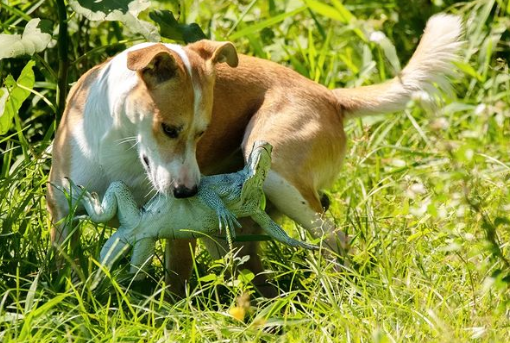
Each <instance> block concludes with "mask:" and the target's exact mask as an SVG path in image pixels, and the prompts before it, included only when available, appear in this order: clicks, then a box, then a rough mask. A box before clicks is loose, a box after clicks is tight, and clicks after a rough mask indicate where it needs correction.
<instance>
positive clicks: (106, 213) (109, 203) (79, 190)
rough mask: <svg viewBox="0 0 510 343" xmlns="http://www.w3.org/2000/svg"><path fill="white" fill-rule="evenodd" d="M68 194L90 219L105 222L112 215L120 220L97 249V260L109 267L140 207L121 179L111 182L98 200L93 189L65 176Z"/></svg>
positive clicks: (123, 247)
mask: <svg viewBox="0 0 510 343" xmlns="http://www.w3.org/2000/svg"><path fill="white" fill-rule="evenodd" d="M69 185H70V188H71V192H72V194H76V196H75V197H76V199H77V200H79V201H81V203H82V205H83V206H84V207H85V210H86V211H87V214H88V215H89V217H90V219H91V220H92V221H94V222H97V223H104V222H108V221H109V220H111V219H113V217H115V215H117V218H118V220H119V222H120V225H121V226H120V227H119V229H118V230H117V231H116V232H115V233H114V234H113V235H112V236H111V237H110V239H108V241H107V242H106V243H105V245H104V246H103V248H102V249H101V253H100V260H101V264H102V265H105V266H106V267H107V268H111V266H112V265H113V263H114V262H115V261H116V260H117V259H118V258H119V257H120V256H121V255H122V254H123V253H124V252H125V251H126V250H127V248H128V246H129V243H128V242H127V239H126V237H125V236H126V234H128V233H129V232H130V231H131V229H132V228H134V227H136V226H137V225H138V223H139V221H140V210H139V209H138V206H137V204H136V201H135V199H134V197H133V195H132V194H131V191H130V190H129V188H128V187H127V186H126V184H124V183H123V182H122V181H116V182H112V183H111V184H110V186H109V187H108V189H107V190H106V192H105V195H104V197H103V200H102V201H100V200H99V197H98V195H97V194H96V193H89V192H88V191H87V190H85V189H84V188H83V187H81V186H77V185H76V184H74V182H72V181H71V180H69Z"/></svg>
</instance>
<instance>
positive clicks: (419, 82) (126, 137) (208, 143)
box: [47, 14, 463, 291]
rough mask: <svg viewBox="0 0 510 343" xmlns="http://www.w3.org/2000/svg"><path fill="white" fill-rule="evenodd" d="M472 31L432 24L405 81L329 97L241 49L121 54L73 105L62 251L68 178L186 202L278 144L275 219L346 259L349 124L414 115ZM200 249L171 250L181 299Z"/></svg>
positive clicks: (59, 156)
mask: <svg viewBox="0 0 510 343" xmlns="http://www.w3.org/2000/svg"><path fill="white" fill-rule="evenodd" d="M462 31H463V28H462V23H461V20H460V19H459V18H458V17H456V16H452V15H444V14H439V15H436V16H434V17H432V18H431V19H430V20H429V21H428V23H427V26H426V28H425V31H424V34H423V37H422V39H421V41H420V43H419V45H418V47H417V49H416V51H415V53H414V55H413V56H412V58H411V60H410V61H409V63H408V64H407V66H406V67H405V68H404V69H403V70H402V71H401V73H400V74H399V75H398V76H397V77H395V78H394V79H392V80H390V81H387V82H384V83H381V84H377V85H372V86H362V87H357V88H352V89H340V88H338V89H333V90H331V89H327V88H326V87H324V86H322V85H319V84H317V83H315V82H313V81H311V80H309V79H307V78H305V77H303V76H301V75H300V74H298V73H297V72H295V71H293V70H291V69H289V68H286V67H284V66H281V65H278V64H276V63H274V62H271V61H267V60H263V59H259V58H255V57H250V56H246V55H242V54H238V53H237V52H236V50H235V48H234V46H233V45H232V43H229V42H223V43H221V42H213V41H208V40H202V41H198V42H196V43H192V44H189V45H187V46H178V45H170V44H150V43H143V44H140V45H136V46H134V47H132V48H130V49H128V50H126V51H124V52H122V53H120V54H119V55H117V56H115V57H114V58H112V59H111V60H109V61H107V62H105V63H103V64H101V65H99V66H96V67H94V68H93V69H91V70H90V71H88V72H87V73H85V74H84V75H83V76H82V77H81V78H80V79H79V80H78V82H77V83H76V84H75V85H74V87H73V88H72V89H71V91H70V94H69V96H68V100H67V108H66V110H65V113H64V116H63V118H62V121H61V123H60V125H59V128H58V131H57V133H56V137H55V141H54V146H53V163H52V168H51V171H50V176H49V182H50V186H49V187H48V196H47V199H48V208H49V211H50V212H51V215H52V218H53V221H54V223H56V225H54V228H53V230H52V241H53V242H54V244H56V245H58V244H60V243H62V241H63V240H64V239H65V237H67V236H68V235H69V230H70V228H69V227H68V226H67V225H62V224H61V225H58V223H59V221H61V220H62V218H64V217H65V216H66V215H67V213H68V212H69V204H68V200H67V198H66V197H65V195H64V194H63V193H62V192H60V191H58V189H59V187H61V186H63V185H64V182H65V177H69V178H71V179H72V180H73V181H74V182H76V183H78V184H81V185H84V186H85V187H86V188H87V189H88V190H90V191H95V192H97V193H99V195H100V196H102V195H103V193H104V191H105V190H106V188H107V187H108V185H109V184H110V183H111V182H112V181H116V180H121V181H123V182H125V183H126V184H127V185H128V186H129V187H130V188H131V189H132V190H133V193H134V195H135V198H136V199H137V201H138V202H139V205H141V204H143V203H144V202H146V201H147V200H148V199H149V198H150V197H151V196H152V195H153V194H154V192H156V191H157V192H161V193H166V194H169V195H173V196H175V197H176V198H186V197H190V196H193V195H194V194H196V192H197V185H198V183H199V180H200V174H201V173H203V174H213V173H219V172H229V171H232V170H235V168H238V163H239V160H236V158H235V156H238V155H239V156H241V154H240V153H239V154H237V152H238V151H242V154H243V155H244V158H246V157H247V155H246V154H247V153H248V152H249V147H251V146H252V145H253V143H254V142H255V141H257V140H264V141H267V142H269V143H270V144H271V145H272V146H273V147H274V149H273V164H272V167H271V171H270V172H269V174H268V176H267V179H266V182H265V184H264V192H265V193H266V196H267V198H268V200H269V201H270V203H271V204H272V208H273V209H274V210H273V212H274V213H273V214H275V215H276V213H281V214H284V215H286V216H287V217H289V218H291V219H293V220H294V221H295V222H297V223H298V224H300V225H301V226H302V227H304V228H305V229H306V230H308V231H309V232H310V234H311V235H312V236H313V237H322V238H323V242H324V246H326V247H328V248H329V249H330V250H331V251H333V252H337V253H341V252H342V250H343V248H345V246H346V243H347V242H346V238H345V236H344V235H343V233H342V232H340V231H339V230H337V228H336V227H335V225H334V223H333V222H332V221H330V220H328V219H327V218H325V216H324V208H323V205H322V203H321V195H320V194H321V193H320V191H321V190H322V189H325V188H327V187H329V186H330V185H331V184H332V183H333V182H334V181H335V179H336V177H337V174H338V172H339V171H340V169H341V166H342V161H343V158H344V155H345V147H346V135H345V132H344V122H345V120H347V119H349V118H353V117H359V116H364V115H371V114H382V113H389V112H396V111H400V110H403V109H404V108H405V106H406V104H407V102H408V101H409V100H410V99H411V98H412V96H413V94H414V93H415V92H423V91H425V92H428V93H433V92H435V86H436V85H439V86H445V85H448V79H447V77H446V76H448V75H450V74H451V72H452V69H453V66H452V64H451V62H452V61H455V60H456V59H457V58H458V51H459V49H460V47H461V44H462V42H461V41H460V36H461V34H462ZM240 161H241V162H242V159H241V160H240ZM243 227H247V230H256V229H253V228H252V227H250V224H249V223H244V222H243ZM189 244H191V247H192V248H193V247H194V242H193V241H170V242H168V243H167V245H166V247H167V248H166V261H167V265H166V267H167V269H168V270H172V271H174V272H175V273H173V274H170V275H169V276H168V278H167V280H168V282H170V283H171V284H172V288H173V290H178V289H179V287H181V288H180V289H181V291H182V283H180V282H182V280H184V279H186V278H187V277H189V273H190V271H191V257H190V256H191V254H190V246H189ZM207 245H208V246H210V243H207ZM244 249H245V250H244V253H246V254H249V255H251V258H250V259H249V262H248V263H249V265H248V268H251V269H252V270H254V271H256V272H260V271H261V270H262V265H261V263H260V258H259V257H258V255H257V253H256V243H248V244H245V247H244ZM258 275H259V274H258ZM258 277H260V278H259V279H256V280H259V283H263V282H264V277H263V275H259V276H258ZM179 283H180V284H179Z"/></svg>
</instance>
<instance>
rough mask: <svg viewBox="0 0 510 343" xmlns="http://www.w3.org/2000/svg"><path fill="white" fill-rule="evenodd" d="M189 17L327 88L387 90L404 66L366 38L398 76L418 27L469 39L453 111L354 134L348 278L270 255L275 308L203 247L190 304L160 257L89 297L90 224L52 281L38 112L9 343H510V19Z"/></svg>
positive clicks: (280, 8)
mask: <svg viewBox="0 0 510 343" xmlns="http://www.w3.org/2000/svg"><path fill="white" fill-rule="evenodd" d="M183 3H184V4H185V6H183V8H182V11H183V16H185V17H186V18H187V20H189V21H196V22H198V23H199V24H200V25H201V27H202V28H204V31H206V33H208V34H210V35H211V36H212V37H213V38H216V39H223V38H225V39H228V38H229V36H230V37H233V38H235V39H234V42H235V44H236V46H237V47H238V49H239V50H240V51H243V52H246V53H249V54H253V55H257V56H260V57H264V58H268V59H272V60H275V61H277V62H279V63H281V64H284V65H288V66H289V67H291V68H294V69H295V70H297V71H299V72H300V73H302V74H304V75H306V76H308V77H310V78H312V79H314V80H316V81H318V82H320V83H322V84H325V85H327V86H328V87H339V86H347V87H351V86H355V85H361V84H372V83H376V82H379V81H381V79H384V78H389V77H391V76H392V75H394V67H393V66H395V65H396V64H395V62H396V61H388V57H387V56H385V55H384V50H383V49H382V48H379V47H377V46H376V45H375V44H374V43H371V42H369V41H368V39H367V37H369V34H370V32H371V31H373V30H382V31H384V32H385V33H386V34H387V35H388V37H389V39H390V41H392V42H394V43H395V46H396V48H397V51H398V53H399V57H400V58H401V60H400V61H399V62H400V64H401V65H404V63H405V61H406V60H407V59H408V58H409V56H410V54H411V53H412V51H413V49H414V47H415V46H416V43H417V41H418V37H419V35H420V31H421V30H422V28H423V25H424V20H425V17H424V15H425V14H426V15H427V16H429V15H431V14H432V13H435V12H439V11H445V10H446V11H449V12H452V13H457V14H459V15H461V16H462V17H463V18H464V19H465V20H466V21H467V23H468V26H467V34H466V41H467V42H466V46H465V49H464V50H463V53H464V56H463V60H462V61H461V62H459V63H458V69H459V73H458V76H457V77H456V78H454V80H453V84H454V88H455V92H454V93H455V94H456V95H454V96H452V97H448V96H445V98H446V103H445V105H444V106H443V107H442V108H441V109H440V110H437V111H435V112H433V113H430V112H427V111H425V110H423V109H422V108H421V106H420V104H419V103H411V104H409V106H408V109H407V110H406V111H405V112H403V113H396V114H391V115H387V116H377V117H371V118H365V119H362V120H361V119H359V120H353V121H350V122H348V123H347V129H346V130H347V133H348V137H349V145H348V153H347V157H346V160H345V165H344V168H343V169H342V170H341V171H340V174H339V179H338V182H336V184H335V185H334V186H333V187H332V188H331V189H330V190H328V194H329V195H330V197H331V200H332V204H333V205H332V208H331V210H330V213H329V215H330V216H331V217H332V218H333V219H334V220H335V221H336V223H337V225H338V226H339V227H341V228H343V229H344V230H346V231H347V232H348V233H349V235H350V236H351V237H352V239H353V243H352V246H353V250H352V256H351V259H352V263H351V266H350V267H344V268H343V269H342V270H341V271H335V270H334V269H333V268H331V266H330V265H327V264H326V263H325V262H324V261H323V260H322V259H321V258H320V255H319V254H317V253H311V252H305V251H301V250H296V249H291V248H288V247H285V246H282V245H280V244H276V243H273V242H266V243H263V245H262V246H263V253H262V257H263V260H264V262H265V265H266V267H267V270H268V271H270V274H269V275H270V279H271V282H272V283H273V284H275V285H276V286H277V287H278V289H279V292H280V296H279V297H278V298H276V299H264V298H261V297H258V296H257V294H256V293H254V292H253V286H252V285H251V283H250V281H251V278H252V277H253V275H251V274H250V273H249V272H246V271H243V265H242V262H243V261H242V260H240V259H238V258H237V259H234V261H230V262H225V261H222V260H220V261H211V259H210V257H209V255H208V254H207V252H205V251H204V250H203V249H201V248H200V249H199V250H198V251H197V255H196V257H195V268H194V275H193V279H192V280H191V282H190V284H189V287H188V294H187V296H186V297H185V298H184V299H181V300H175V299H174V300H172V301H168V299H167V298H165V294H164V284H163V282H162V281H161V279H162V275H163V271H162V267H161V259H162V254H161V249H160V250H159V259H155V260H154V266H153V274H152V275H151V278H149V280H148V281H145V282H142V283H139V282H138V283H137V282H132V281H131V280H129V279H127V278H126V274H125V273H124V272H123V271H122V270H119V271H116V272H114V273H113V275H108V276H106V277H104V281H103V282H102V283H101V284H100V285H99V286H98V287H97V288H95V289H92V278H93V276H94V275H95V274H94V273H95V272H96V270H97V269H98V267H97V264H96V261H95V258H97V256H98V251H99V249H100V248H101V245H102V243H103V242H104V235H105V234H109V233H110V229H108V228H105V227H103V226H94V225H92V224H90V223H83V224H82V226H81V229H82V233H83V234H82V237H81V247H80V248H79V249H75V250H73V251H72V252H71V254H70V256H68V260H69V263H68V265H69V267H68V269H67V270H66V271H65V272H63V273H61V274H60V275H57V274H56V273H55V272H54V271H53V267H52V266H53V263H54V261H53V259H54V257H53V253H52V252H51V249H50V243H49V229H50V219H49V216H48V213H47V211H46V209H45V199H44V193H45V184H46V181H47V174H48V171H49V165H50V160H49V158H48V156H47V154H45V149H46V148H47V146H48V144H49V142H50V138H51V137H52V135H53V132H54V129H55V120H54V119H53V113H54V112H53V110H52V109H51V108H50V107H48V106H46V105H45V104H44V103H43V102H42V101H40V100H41V98H40V97H38V96H33V97H32V98H31V99H32V101H31V103H30V104H28V105H25V106H24V107H22V109H21V112H20V114H19V121H20V126H19V127H22V128H23V129H22V130H16V129H13V130H12V131H10V132H9V133H8V134H7V135H6V136H4V137H3V138H1V139H0V144H1V145H0V148H1V149H2V167H1V178H0V227H1V232H0V273H1V274H0V275H1V277H0V341H2V342H11V341H17V342H28V341H33V342H46V341H48V342H54V341H59V342H60V341H73V342H74V341H93V342H96V341H108V342H109V341H122V342H125V341H136V342H138V341H143V342H145V341H147V342H160V341H161V342H165V341H170V342H173V341H178V342H204V341H211V342H217V341H234V342H237V341H239V342H244V341H247V342H258V341H262V342H263V341H271V342H272V341H281V342H303V341H306V342H336V341H341V342H343V341H345V342H367V341H368V342H409V341H411V342H467V341H474V342H508V341H510V321H509V313H510V292H509V283H510V265H509V262H508V260H510V251H509V250H510V249H509V243H508V242H510V218H509V216H508V211H509V210H510V191H509V189H510V159H509V157H508V146H509V141H508V137H509V135H510V124H509V123H510V76H509V72H508V56H510V48H509V42H510V36H509V34H508V31H506V32H505V28H508V17H509V16H510V3H509V2H508V1H506V2H505V1H503V0H500V1H472V2H469V3H453V1H445V2H444V3H443V2H440V1H434V3H435V4H436V5H435V6H433V5H430V4H429V3H428V2H425V1H412V2H407V1H399V0H394V1H382V2H375V1H361V0H360V1H351V2H347V1H346V2H345V6H346V7H343V6H340V5H339V2H338V1H331V2H326V3H327V6H330V7H331V8H328V11H329V12H327V13H326V12H324V11H322V10H321V8H320V5H318V3H317V2H315V1H307V2H306V3H307V4H308V6H309V8H307V9H304V10H299V11H295V12H293V11H294V10H297V9H299V8H301V7H302V6H304V5H305V2H300V1H288V2H276V1H267V2H264V1H254V2H252V3H248V2H242V4H231V3H230V2H226V1H217V2H214V3H209V2H204V3H202V4H201V5H200V6H198V7H197V6H195V7H194V6H191V5H190V3H191V2H189V1H188V2H183ZM153 5H154V6H159V7H161V6H164V5H162V4H159V3H156V2H154V4H153ZM165 6H171V5H165ZM335 6H336V7H335ZM332 8H336V12H331V11H332ZM345 10H346V11H348V12H345ZM328 13H329V14H328ZM350 16H352V20H353V21H349V18H350ZM102 25H103V24H102ZM232 28H234V29H233V30H232ZM101 29H102V30H105V28H104V26H101V28H98V27H97V25H96V26H92V29H91V30H92V32H93V33H94V34H97V35H99V33H100V32H101V31H100V30H101ZM94 30H95V31H94ZM124 35H125V37H124V38H126V39H130V38H133V36H130V33H129V32H127V33H124ZM72 37H74V36H72ZM93 37H95V36H93ZM121 38H122V37H121ZM105 39H106V38H105ZM108 39H109V38H108ZM110 43H111V44H113V43H114V42H113V43H112V42H110V41H109V42H108V44H110ZM78 50H79V49H78ZM76 53H78V52H76ZM103 53H104V50H102V51H101V54H103ZM92 56H93V57H94V56H95V58H96V59H99V58H100V57H102V56H103V55H100V54H97V55H92ZM44 58H48V57H44ZM20 63H21V62H20ZM37 63H38V64H37V65H38V66H39V67H40V64H39V63H40V61H39V62H37ZM90 63H92V62H90ZM9 67H11V68H13V70H14V69H16V68H18V69H19V66H18V67H17V65H16V62H12V64H10V65H9ZM75 67H76V75H74V74H73V72H71V78H73V77H77V75H79V71H80V70H79V66H75ZM5 68H6V67H5V64H4V65H3V66H2V68H0V71H2V77H4V74H6V73H7V72H11V71H10V70H5ZM83 71H84V70H81V72H83ZM12 73H13V74H14V71H12ZM43 74H44V73H43ZM73 75H74V76H73ZM14 76H17V75H14ZM43 76H44V75H42V74H36V77H38V78H37V79H36V81H39V84H37V83H36V90H37V91H39V92H40V93H41V95H43V96H47V97H48V99H52V96H53V95H54V93H53V92H54V87H53V86H51V85H48V84H45V83H44V82H42V80H43V79H44V77H43ZM71 81H73V80H71ZM49 118H51V119H49ZM286 228H287V229H288V230H287V231H288V232H289V233H291V234H292V235H294V236H297V235H298V232H302V231H301V230H296V227H295V225H294V224H293V223H291V222H286ZM233 269H234V270H236V273H234V276H230V273H229V272H230V271H231V270H233ZM243 294H251V298H250V301H251V305H250V306H247V305H246V301H244V302H243V300H242V299H243ZM243 311H244V312H245V316H244V318H243V319H242V320H239V319H236V318H235V315H240V316H241V315H242V312H243Z"/></svg>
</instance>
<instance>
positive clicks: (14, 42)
mask: <svg viewBox="0 0 510 343" xmlns="http://www.w3.org/2000/svg"><path fill="white" fill-rule="evenodd" d="M40 23H41V19H39V18H37V19H32V20H30V21H29V22H28V23H27V25H26V26H25V30H24V31H23V34H22V35H17V34H14V35H10V34H5V33H2V34H0V59H3V58H12V57H18V56H22V55H33V54H35V53H36V52H40V51H43V50H44V49H46V46H48V44H49V42H50V40H51V35H50V34H49V33H45V32H43V31H41V28H40V27H39V24H40Z"/></svg>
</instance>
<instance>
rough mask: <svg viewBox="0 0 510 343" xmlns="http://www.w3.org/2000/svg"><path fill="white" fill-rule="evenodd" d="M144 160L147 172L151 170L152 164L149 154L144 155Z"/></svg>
mask: <svg viewBox="0 0 510 343" xmlns="http://www.w3.org/2000/svg"><path fill="white" fill-rule="evenodd" d="M142 162H143V166H144V167H145V169H146V170H147V172H150V171H151V166H150V164H149V158H148V157H147V155H142Z"/></svg>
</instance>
